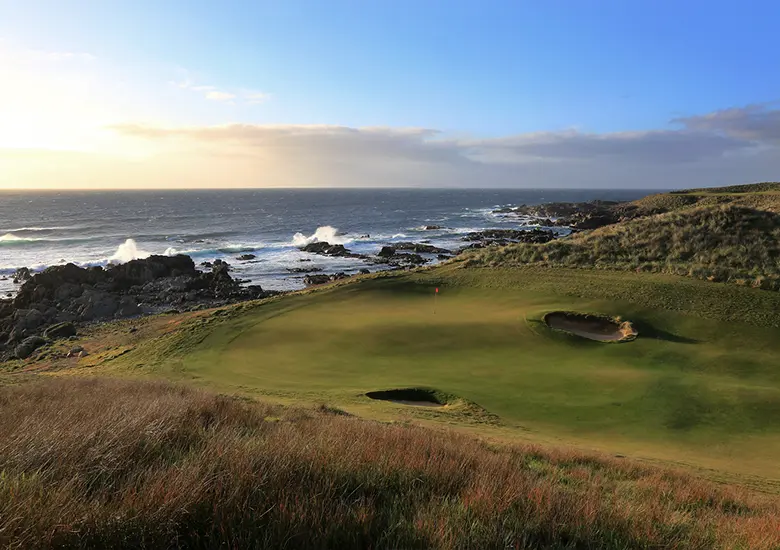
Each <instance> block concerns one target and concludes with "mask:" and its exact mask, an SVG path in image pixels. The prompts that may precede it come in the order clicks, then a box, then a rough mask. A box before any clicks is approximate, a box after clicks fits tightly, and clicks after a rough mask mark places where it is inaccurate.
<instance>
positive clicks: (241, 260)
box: [236, 254, 257, 262]
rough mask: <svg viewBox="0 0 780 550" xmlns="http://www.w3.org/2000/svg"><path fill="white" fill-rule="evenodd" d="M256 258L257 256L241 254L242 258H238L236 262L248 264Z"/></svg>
mask: <svg viewBox="0 0 780 550" xmlns="http://www.w3.org/2000/svg"><path fill="white" fill-rule="evenodd" d="M255 258H257V256H255V255H254V254H241V255H240V256H237V257H236V260H238V261H239V262H247V261H249V260H254V259H255Z"/></svg>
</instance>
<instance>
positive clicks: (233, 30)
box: [0, 0, 780, 183]
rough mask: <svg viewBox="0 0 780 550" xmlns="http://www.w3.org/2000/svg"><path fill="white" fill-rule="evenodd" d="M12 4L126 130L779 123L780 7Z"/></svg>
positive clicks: (6, 23)
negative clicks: (710, 119) (739, 116)
mask: <svg viewBox="0 0 780 550" xmlns="http://www.w3.org/2000/svg"><path fill="white" fill-rule="evenodd" d="M0 14H2V16H0V39H1V40H3V43H5V44H6V46H7V48H11V49H13V50H14V51H16V52H19V51H28V52H29V51H35V52H71V53H73V52H76V53H78V54H80V55H81V54H83V55H84V56H89V59H90V63H88V64H87V63H85V65H89V67H87V68H82V69H80V70H82V71H85V72H86V73H89V74H93V73H94V74H93V76H91V77H90V78H94V80H93V82H95V84H94V85H92V89H93V90H95V93H96V94H97V93H98V90H99V93H100V94H101V96H100V97H99V98H97V97H96V98H94V100H93V101H92V103H93V104H94V103H99V104H101V105H102V104H105V105H106V106H107V107H106V109H107V111H110V112H111V113H113V117H112V119H111V120H110V121H108V122H109V123H111V124H118V125H122V124H129V123H143V124H150V125H153V126H155V127H166V128H170V127H179V126H188V127H192V126H202V127H204V128H205V127H209V126H217V125H226V124H243V125H256V126H258V127H266V126H268V125H286V126H294V125H312V124H318V125H335V126H339V127H345V128H361V127H373V126H381V127H390V128H408V127H413V128H425V129H434V130H436V131H437V132H439V135H440V136H443V137H446V138H448V139H460V140H485V139H487V140H489V139H504V138H507V137H508V136H518V135H530V134H534V133H540V132H542V133H544V132H549V133H566V132H579V133H582V134H589V135H590V134H593V135H599V136H600V135H609V134H616V133H625V132H648V131H676V130H680V129H681V128H682V127H683V126H684V125H682V126H681V124H680V123H679V122H673V120H674V119H681V118H682V119H684V118H688V117H695V116H705V115H707V114H709V113H715V112H721V111H724V110H728V109H734V108H736V109H744V108H746V107H748V106H751V105H759V106H761V109H763V110H764V113H763V114H762V115H761V116H764V117H768V118H770V119H771V120H772V121H774V118H775V115H774V113H776V109H777V107H778V103H777V102H778V100H780V70H778V69H779V68H780V45H779V44H778V42H777V38H776V36H777V34H776V33H777V22H778V21H780V2H769V1H760V0H756V1H751V2H717V1H715V2H713V1H709V2H702V1H698V0H690V1H679V0H678V1H674V2H672V1H665V0H663V1H596V0H593V1H579V0H570V1H554V0H553V1H533V2H530V1H529V2H522V1H512V2H499V1H481V2H478V1H468V2H466V1H449V2H445V1H439V0H435V1H434V0H430V1H425V0H417V1H409V0H395V1H392V2H390V1H378V0H377V1H359V0H351V1H347V0H328V1H313V0H311V1H297V0H284V1H274V2H261V1H232V2H230V1H225V2H213V1H211V2H206V1H187V2H179V1H164V2H161V1H155V2H149V1H133V2H128V1H123V0H113V1H97V0H91V1H87V0H81V1H67V0H48V1H38V0H26V1H25V2H19V1H15V0H14V1H9V0H0ZM85 59H86V57H85ZM42 70H43V69H42ZM46 70H49V71H51V72H52V74H56V75H57V76H58V78H60V77H62V74H63V71H64V70H65V69H63V68H51V67H48V68H47V69H46ZM67 70H73V68H72V67H71V68H69V69H67ZM63 78H64V77H63ZM248 98H255V99H254V100H251V99H248ZM108 106H110V109H109V107H108ZM17 112H18V111H17ZM762 123H763V122H762ZM707 131H708V132H710V133H713V134H723V133H724V132H725V133H728V132H727V131H725V130H724V129H723V128H721V127H710V128H708V129H707ZM136 134H137V132H136ZM772 135H773V134H772ZM133 137H135V138H138V137H139V136H138V135H135V136H133ZM732 137H733V136H732ZM6 141H8V138H6ZM753 141H754V143H757V144H758V145H757V149H756V151H758V152H761V151H764V150H765V148H766V146H767V143H765V141H766V140H759V141H760V143H759V142H757V141H756V140H753ZM773 143H774V142H773ZM696 147H698V145H697V146H696ZM477 156H478V155H477ZM688 168H690V167H688ZM769 168H771V170H767V172H770V171H772V170H774V169H775V165H771V166H770V167H769ZM731 174H732V173H731V172H729V175H730V176H731ZM733 174H734V176H735V177H738V174H739V171H738V170H734V171H733ZM762 174H763V173H762ZM757 175H758V174H757ZM686 177H688V176H687V175H686ZM750 177H753V174H752V173H746V174H745V178H748V179H749V178H750ZM499 183H501V182H499Z"/></svg>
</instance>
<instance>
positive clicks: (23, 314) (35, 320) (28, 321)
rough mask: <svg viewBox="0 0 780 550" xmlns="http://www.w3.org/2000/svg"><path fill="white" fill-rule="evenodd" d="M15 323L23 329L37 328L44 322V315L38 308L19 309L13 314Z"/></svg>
mask: <svg viewBox="0 0 780 550" xmlns="http://www.w3.org/2000/svg"><path fill="white" fill-rule="evenodd" d="M13 324H14V325H15V326H16V328H18V329H22V330H30V329H35V328H38V327H39V326H41V325H42V324H44V317H43V314H42V313H41V312H40V311H38V310H37V309H17V310H16V311H15V312H14V314H13Z"/></svg>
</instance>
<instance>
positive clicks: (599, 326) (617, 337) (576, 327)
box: [544, 311, 639, 342]
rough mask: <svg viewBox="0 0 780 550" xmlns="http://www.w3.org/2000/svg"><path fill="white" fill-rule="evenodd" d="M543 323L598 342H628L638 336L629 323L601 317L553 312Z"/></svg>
mask: <svg viewBox="0 0 780 550" xmlns="http://www.w3.org/2000/svg"><path fill="white" fill-rule="evenodd" d="M544 322H545V323H546V324H547V326H548V327H550V328H554V329H557V330H564V331H566V332H570V333H572V334H576V335H577V336H582V337H583V338H588V339H590V340H597V341H599V342H628V341H630V340H633V339H635V338H636V337H637V335H638V334H639V333H638V332H637V331H636V329H635V328H634V326H633V325H632V324H631V323H630V322H628V321H621V320H620V319H619V318H617V319H615V318H612V317H607V316H601V315H587V314H584V313H572V312H568V311H553V312H551V313H548V314H547V315H545V316H544Z"/></svg>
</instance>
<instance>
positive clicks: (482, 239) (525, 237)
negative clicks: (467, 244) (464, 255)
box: [463, 228, 556, 248]
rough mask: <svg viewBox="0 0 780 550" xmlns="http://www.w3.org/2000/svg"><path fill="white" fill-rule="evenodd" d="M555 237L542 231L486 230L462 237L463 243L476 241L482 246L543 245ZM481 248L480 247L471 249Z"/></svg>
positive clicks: (551, 233) (550, 232)
mask: <svg viewBox="0 0 780 550" xmlns="http://www.w3.org/2000/svg"><path fill="white" fill-rule="evenodd" d="M555 237H556V235H555V233H554V232H552V231H550V230H544V229H538V228H536V229H486V230H484V231H475V232H473V233H469V234H468V235H466V236H464V237H463V240H464V241H476V242H479V243H480V244H481V245H482V246H485V245H489V244H500V245H505V244H510V243H535V244H543V243H546V242H550V241H552V240H553V239H555ZM471 248H481V247H471Z"/></svg>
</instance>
